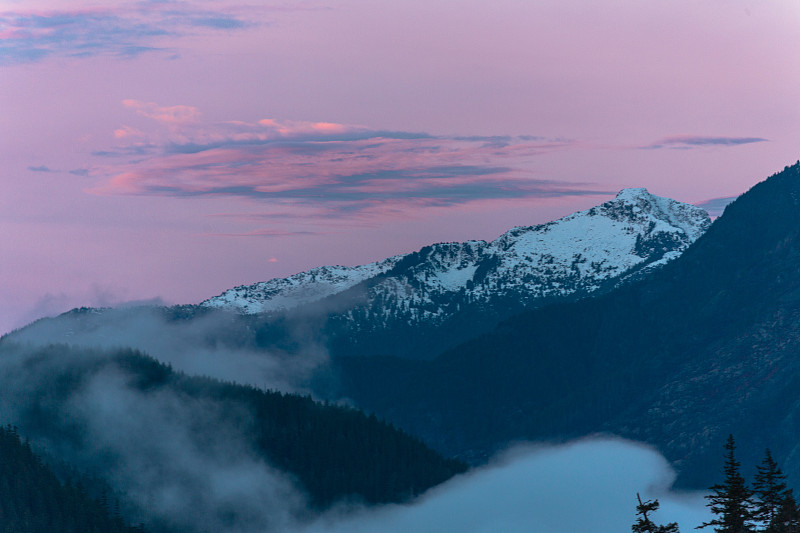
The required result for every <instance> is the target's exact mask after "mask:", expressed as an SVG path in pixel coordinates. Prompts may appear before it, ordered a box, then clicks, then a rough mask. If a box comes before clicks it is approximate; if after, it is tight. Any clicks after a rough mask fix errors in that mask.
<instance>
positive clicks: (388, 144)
mask: <svg viewBox="0 0 800 533" xmlns="http://www.w3.org/2000/svg"><path fill="white" fill-rule="evenodd" d="M123 105H125V106H126V107H128V108H129V109H132V110H135V111H136V113H138V114H140V115H143V116H146V117H149V118H151V119H153V120H154V121H155V122H156V123H157V124H155V125H154V126H156V128H155V129H154V130H153V131H151V132H148V134H147V135H144V136H143V137H142V138H136V139H133V138H131V137H132V136H131V135H129V134H128V132H127V130H124V132H123V133H121V134H119V135H117V139H118V142H119V143H120V144H118V146H117V147H116V148H115V149H114V150H108V151H104V152H102V153H98V155H102V156H104V158H107V159H109V160H110V161H109V163H108V164H104V165H101V166H99V167H98V168H97V169H93V172H92V175H93V176H100V177H104V179H103V181H102V182H101V183H100V184H99V185H98V186H96V187H94V188H93V189H91V190H90V192H92V193H94V194H114V195H145V196H172V197H176V198H185V199H190V198H202V197H235V198H241V199H245V200H249V201H251V202H258V203H262V204H268V205H272V206H275V207H280V208H281V209H283V210H284V211H286V210H288V209H290V208H295V209H300V210H301V211H300V213H299V214H301V215H303V216H305V215H309V216H312V217H313V216H315V215H316V216H320V215H321V214H322V215H324V216H325V217H327V218H328V219H331V218H353V217H356V216H360V215H368V214H370V213H381V214H386V213H388V212H398V211H399V210H402V209H406V208H412V209H416V208H426V207H449V206H455V205H463V204H466V203H470V202H476V201H486V200H499V199H503V200H508V199H524V198H552V197H561V196H575V195H600V194H608V193H609V191H601V190H597V189H596V188H594V187H592V186H591V185H590V184H586V183H579V182H572V183H570V182H565V181H558V182H557V181H554V180H549V179H542V178H534V177H532V176H531V175H530V173H529V172H525V171H524V170H522V168H523V167H524V166H525V164H526V162H527V161H528V160H529V159H530V158H532V157H536V156H538V155H541V154H545V153H548V152H552V151H556V150H565V149H570V148H572V147H573V146H574V144H575V143H574V142H572V141H564V140H551V139H546V138H543V137H534V136H498V137H482V136H473V137H457V136H437V135H431V134H428V133H424V132H399V131H384V130H373V129H370V128H367V127H364V126H358V125H348V124H338V123H332V122H324V121H320V122H309V121H287V120H276V119H271V118H267V119H261V120H256V121H252V122H245V121H226V122H218V123H206V122H203V121H202V120H201V113H200V111H199V110H198V109H197V108H195V107H193V106H189V105H174V106H161V105H159V104H156V103H154V102H140V101H137V100H125V101H124V102H123ZM159 127H160V129H158V128H159ZM118 131H119V130H118ZM126 157H130V158H131V159H130V160H127V161H124V160H123V159H124V158H126ZM111 160H113V161H111ZM279 234H282V233H280V232H276V231H275V230H274V229H264V230H261V229H259V230H256V231H253V232H233V233H226V235H236V236H242V235H258V236H276V235H279Z"/></svg>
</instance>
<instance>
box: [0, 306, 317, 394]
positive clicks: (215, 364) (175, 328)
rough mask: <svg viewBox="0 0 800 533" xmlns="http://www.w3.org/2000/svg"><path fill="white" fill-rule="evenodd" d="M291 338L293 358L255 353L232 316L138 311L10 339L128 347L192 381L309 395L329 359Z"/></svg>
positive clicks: (66, 321) (62, 321)
mask: <svg viewBox="0 0 800 533" xmlns="http://www.w3.org/2000/svg"><path fill="white" fill-rule="evenodd" d="M297 327H300V326H299V325H298V326H297ZM292 333H294V334H293V338H292V340H293V341H294V342H296V343H297V344H298V346H297V349H296V351H293V353H286V352H281V351H279V350H270V351H266V350H259V349H256V348H254V347H252V346H251V345H249V344H248V343H247V341H248V340H249V338H250V337H252V332H250V331H249V330H247V326H246V325H245V324H244V323H242V322H241V321H240V320H238V315H236V314H234V313H229V312H225V311H216V310H215V311H209V312H208V313H205V314H201V315H200V316H197V317H195V318H193V319H192V320H168V319H167V318H166V315H165V311H164V309H163V308H159V307H144V306H141V307H128V308H117V309H101V310H89V311H87V312H85V313H69V314H64V315H61V316H59V317H57V318H55V319H45V320H40V321H38V322H34V323H33V324H31V325H29V326H28V327H26V328H24V329H21V330H19V331H17V332H14V333H12V334H11V335H10V336H9V338H11V339H13V340H14V341H15V342H23V343H29V344H32V345H35V346H42V345H46V344H52V343H64V344H69V345H71V346H87V347H98V348H120V347H130V348H134V349H137V350H140V351H142V352H144V353H146V354H147V355H150V356H151V357H154V358H155V359H158V360H159V361H161V362H163V363H167V364H169V365H171V366H172V367H173V368H175V369H176V370H180V371H183V372H185V373H187V374H190V375H201V376H210V377H214V378H217V379H220V380H223V381H232V382H236V383H241V384H245V385H252V386H255V387H259V388H262V389H273V390H280V391H283V392H296V393H302V394H310V393H311V390H310V387H309V385H308V384H309V381H310V380H311V378H312V377H313V376H314V375H315V374H316V373H319V372H324V370H325V368H326V367H327V364H328V362H329V358H328V354H327V351H326V350H325V349H324V347H322V346H321V345H320V344H318V343H316V342H314V341H311V340H310V339H312V338H313V337H314V335H312V334H311V333H310V332H306V331H297V332H292Z"/></svg>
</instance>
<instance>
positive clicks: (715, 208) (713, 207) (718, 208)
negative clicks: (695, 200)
mask: <svg viewBox="0 0 800 533" xmlns="http://www.w3.org/2000/svg"><path fill="white" fill-rule="evenodd" d="M736 198H738V196H726V197H724V198H712V199H710V200H706V201H705V202H701V203H699V204H695V205H696V206H697V207H701V208H703V209H705V210H706V211H708V214H709V215H710V216H712V217H718V216H720V215H722V212H723V211H725V208H726V207H727V206H728V204H729V203H731V202H733V201H734V200H736Z"/></svg>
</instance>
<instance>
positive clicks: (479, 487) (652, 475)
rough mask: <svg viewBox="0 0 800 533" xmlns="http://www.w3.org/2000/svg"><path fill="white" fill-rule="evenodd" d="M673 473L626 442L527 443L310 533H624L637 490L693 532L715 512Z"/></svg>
mask: <svg viewBox="0 0 800 533" xmlns="http://www.w3.org/2000/svg"><path fill="white" fill-rule="evenodd" d="M674 478H675V473H674V471H673V470H672V468H671V467H670V466H669V464H668V463H667V461H666V460H665V459H664V458H663V457H662V456H661V455H660V454H659V453H658V452H656V451H655V450H653V449H652V448H649V447H646V446H643V445H641V444H637V443H633V442H630V441H624V440H621V439H614V438H596V439H595V438H592V439H584V440H580V441H576V442H573V443H570V444H566V445H562V446H552V447H551V446H548V447H531V446H522V447H517V448H515V449H514V450H512V451H510V452H509V453H507V454H505V455H504V456H502V457H501V458H499V459H498V460H497V461H495V462H494V464H492V465H490V466H487V467H485V468H480V469H478V470H475V471H473V472H471V473H469V474H465V475H463V476H459V477H457V478H455V479H453V480H451V481H449V482H448V483H446V484H444V485H442V486H440V487H438V488H436V489H434V490H432V491H430V492H429V493H428V494H426V495H425V496H424V497H423V498H421V499H420V500H418V501H417V502H415V503H413V504H410V505H392V506H385V507H381V508H378V509H373V510H364V511H360V512H358V513H356V514H354V515H351V516H346V517H343V516H336V515H335V514H334V513H330V514H328V515H327V516H326V517H324V519H323V520H320V521H319V522H317V523H315V524H313V525H312V526H310V527H308V528H306V529H304V530H303V533H362V532H363V533H407V532H411V531H413V532H415V533H426V532H431V533H434V532H436V533H441V532H458V533H499V532H502V533H517V532H519V533H523V532H524V533H531V532H535V533H582V532H587V533H588V532H598V533H604V532H608V533H611V532H623V533H624V532H626V531H630V527H631V524H633V522H634V519H635V512H636V493H637V492H639V493H641V495H642V498H643V499H644V498H658V499H659V501H660V503H661V509H660V510H659V511H658V512H657V513H656V514H655V516H654V517H653V519H654V521H655V522H656V523H668V522H678V524H679V526H680V529H681V531H684V532H688V531H691V530H693V529H694V528H695V527H696V526H698V525H700V524H701V523H702V522H704V521H707V520H709V519H710V518H711V515H710V514H709V513H708V510H707V509H706V507H705V500H704V499H703V495H702V494H698V493H678V492H674V491H671V490H670V486H671V484H672V481H673V480H674Z"/></svg>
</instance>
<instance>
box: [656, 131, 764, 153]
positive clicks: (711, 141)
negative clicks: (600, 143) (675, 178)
mask: <svg viewBox="0 0 800 533" xmlns="http://www.w3.org/2000/svg"><path fill="white" fill-rule="evenodd" d="M768 141H769V140H768V139H764V138H761V137H703V136H698V135H678V136H675V137H665V138H664V139H661V140H659V141H656V142H654V143H653V144H650V145H648V146H643V147H642V148H643V149H646V150H658V149H662V148H670V149H676V150H686V149H690V148H698V147H701V146H739V145H742V144H752V143H760V142H768Z"/></svg>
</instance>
